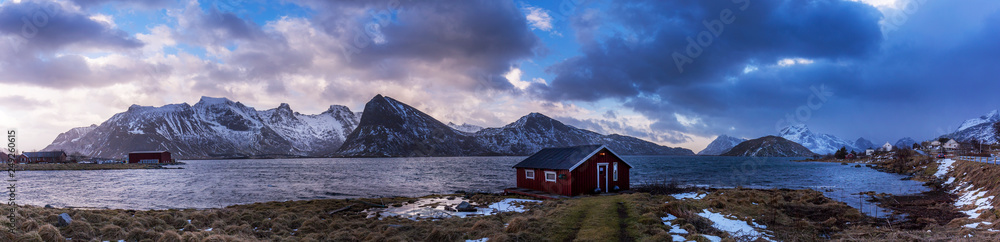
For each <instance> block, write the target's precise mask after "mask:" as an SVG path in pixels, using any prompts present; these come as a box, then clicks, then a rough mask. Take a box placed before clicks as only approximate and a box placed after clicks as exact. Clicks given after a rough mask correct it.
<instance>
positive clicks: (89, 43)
mask: <svg viewBox="0 0 1000 242" xmlns="http://www.w3.org/2000/svg"><path fill="white" fill-rule="evenodd" d="M0 33H2V34H6V35H12V36H17V37H20V38H23V39H24V42H25V44H24V45H23V46H20V47H21V50H24V51H32V52H33V51H38V52H44V53H51V52H54V51H58V50H60V49H61V48H64V47H67V46H74V45H75V46H79V47H83V48H106V49H132V48H138V47H141V46H142V42H140V41H138V40H136V39H135V38H133V37H131V36H129V34H128V33H126V32H124V31H121V30H118V29H113V28H111V26H108V25H107V24H104V23H101V22H97V21H94V20H91V19H90V18H89V16H88V15H86V14H84V13H82V12H77V11H74V10H72V9H68V8H64V7H63V6H62V5H60V4H58V3H56V2H49V1H23V2H21V3H6V4H4V5H3V6H2V7H0Z"/></svg>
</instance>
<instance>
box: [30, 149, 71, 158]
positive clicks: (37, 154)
mask: <svg viewBox="0 0 1000 242" xmlns="http://www.w3.org/2000/svg"><path fill="white" fill-rule="evenodd" d="M64 154H66V153H65V152H62V151H51V152H24V156H27V157H29V158H55V157H59V156H62V155H64Z"/></svg>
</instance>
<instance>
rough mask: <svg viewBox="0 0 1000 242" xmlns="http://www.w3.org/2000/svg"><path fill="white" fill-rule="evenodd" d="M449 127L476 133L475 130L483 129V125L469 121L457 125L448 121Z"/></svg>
mask: <svg viewBox="0 0 1000 242" xmlns="http://www.w3.org/2000/svg"><path fill="white" fill-rule="evenodd" d="M448 127H451V128H453V129H455V130H458V131H462V132H466V133H475V132H479V131H480V130H483V127H481V126H478V125H472V124H467V123H463V124H462V125H457V124H455V123H452V122H448Z"/></svg>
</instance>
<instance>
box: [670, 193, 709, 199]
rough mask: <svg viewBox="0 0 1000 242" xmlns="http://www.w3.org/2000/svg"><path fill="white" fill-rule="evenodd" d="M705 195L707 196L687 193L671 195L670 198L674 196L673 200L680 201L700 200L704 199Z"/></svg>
mask: <svg viewBox="0 0 1000 242" xmlns="http://www.w3.org/2000/svg"><path fill="white" fill-rule="evenodd" d="M705 195H708V194H707V193H700V194H699V193H694V192H689V193H680V194H673V195H671V196H674V198H676V199H678V200H680V199H694V200H701V199H702V198H705Z"/></svg>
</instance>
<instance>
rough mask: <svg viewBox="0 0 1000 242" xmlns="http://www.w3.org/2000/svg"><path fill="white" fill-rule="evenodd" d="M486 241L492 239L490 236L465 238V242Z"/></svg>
mask: <svg viewBox="0 0 1000 242" xmlns="http://www.w3.org/2000/svg"><path fill="white" fill-rule="evenodd" d="M486 241H490V238H482V239H467V240H465V242H486Z"/></svg>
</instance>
